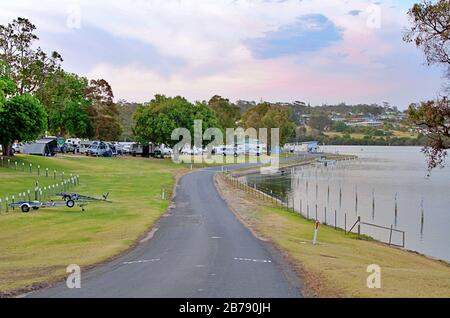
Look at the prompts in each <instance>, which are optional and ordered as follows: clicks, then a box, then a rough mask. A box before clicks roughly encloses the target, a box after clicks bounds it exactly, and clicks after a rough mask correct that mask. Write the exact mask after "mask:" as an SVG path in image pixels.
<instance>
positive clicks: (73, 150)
mask: <svg viewBox="0 0 450 318" xmlns="http://www.w3.org/2000/svg"><path fill="white" fill-rule="evenodd" d="M59 152H62V153H69V152H71V153H73V154H75V153H76V152H78V147H77V146H76V145H74V144H69V143H65V144H64V146H62V147H60V148H59Z"/></svg>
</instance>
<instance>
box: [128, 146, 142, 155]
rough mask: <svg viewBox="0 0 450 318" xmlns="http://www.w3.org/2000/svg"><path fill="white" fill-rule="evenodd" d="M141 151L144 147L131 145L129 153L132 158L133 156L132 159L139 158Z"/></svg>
mask: <svg viewBox="0 0 450 318" xmlns="http://www.w3.org/2000/svg"><path fill="white" fill-rule="evenodd" d="M143 151H144V147H142V145H141V144H139V143H134V144H132V145H131V151H130V152H131V155H132V156H134V157H136V156H140V155H142V153H143Z"/></svg>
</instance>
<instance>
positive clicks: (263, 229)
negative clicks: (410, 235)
mask: <svg viewBox="0 0 450 318" xmlns="http://www.w3.org/2000/svg"><path fill="white" fill-rule="evenodd" d="M216 186H217V188H218V190H219V193H220V194H221V196H222V198H223V199H224V200H225V201H226V202H227V203H228V205H229V206H230V208H231V210H232V211H233V212H235V213H236V214H237V217H238V219H240V220H241V221H242V222H244V224H245V225H246V226H247V227H248V228H249V229H250V230H251V231H252V232H253V233H255V234H256V236H257V237H259V238H262V239H263V240H265V241H270V242H271V243H272V244H273V245H274V246H276V248H277V249H279V250H280V252H282V253H283V254H284V255H286V259H288V260H290V263H291V265H292V266H293V268H295V269H296V271H297V272H298V275H299V276H300V277H302V278H304V280H305V284H306V287H307V288H309V289H311V290H310V291H309V292H308V291H307V295H306V296H312V297H450V264H448V263H446V262H445V261H442V260H437V259H434V258H431V257H428V256H426V255H422V254H420V253H418V252H415V251H409V250H406V249H402V248H396V247H394V248H393V247H392V246H388V245H387V244H385V243H383V242H379V241H376V240H366V239H364V238H358V237H357V234H355V233H349V234H344V230H342V229H337V230H336V229H334V227H331V226H321V227H320V229H321V230H320V231H319V239H318V240H319V243H318V244H317V245H313V244H312V243H311V241H312V232H313V227H314V222H313V221H311V220H307V219H306V218H304V217H303V216H301V215H299V214H298V213H293V212H291V211H287V210H286V208H285V207H284V206H282V207H279V206H278V205H279V203H275V204H273V203H271V202H267V201H268V200H267V199H264V196H266V197H269V195H267V194H265V193H262V192H261V191H259V193H257V192H254V193H255V195H252V194H249V193H248V192H245V191H241V190H240V189H237V188H236V185H235V184H233V183H232V182H229V180H227V178H226V177H225V176H224V175H221V174H217V175H216ZM338 243H339V244H338ZM375 256H376V257H375ZM363 260H364V261H363ZM377 262H378V263H380V266H382V270H383V272H388V273H387V274H386V275H387V276H388V279H386V280H388V283H387V285H388V288H386V289H384V288H383V289H381V290H376V289H375V290H373V289H368V288H367V287H366V286H365V281H366V278H367V276H366V275H368V274H366V271H365V267H366V266H367V265H369V264H372V263H377ZM323 264H326V266H325V267H324V269H318V266H319V267H320V265H323ZM356 273H357V274H356ZM407 273H411V275H412V276H410V275H407ZM386 275H385V276H386ZM355 276H357V277H355ZM405 276H406V277H405ZM415 280H416V282H415ZM442 280H445V281H448V282H449V283H447V285H448V286H444V285H443V284H442V283H441V282H442ZM385 285H386V284H385ZM398 285H401V286H402V287H403V288H401V289H399V288H398ZM436 286H437V287H436ZM342 289H343V290H342ZM414 290H415V292H414Z"/></svg>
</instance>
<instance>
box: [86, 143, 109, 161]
mask: <svg viewBox="0 0 450 318" xmlns="http://www.w3.org/2000/svg"><path fill="white" fill-rule="evenodd" d="M112 155H113V154H112V150H111V148H110V147H109V146H108V144H107V143H105V142H103V141H94V142H93V143H92V145H91V146H90V147H89V148H88V150H87V151H86V156H94V157H112Z"/></svg>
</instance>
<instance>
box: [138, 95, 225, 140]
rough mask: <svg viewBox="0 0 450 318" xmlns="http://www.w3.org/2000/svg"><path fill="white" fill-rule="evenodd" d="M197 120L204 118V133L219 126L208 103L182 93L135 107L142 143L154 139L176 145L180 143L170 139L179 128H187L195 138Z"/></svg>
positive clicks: (139, 136)
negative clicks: (189, 99)
mask: <svg viewBox="0 0 450 318" xmlns="http://www.w3.org/2000/svg"><path fill="white" fill-rule="evenodd" d="M195 120H202V132H204V131H205V130H206V129H208V128H215V127H218V122H217V118H216V115H215V113H214V112H213V111H212V110H211V109H210V108H209V107H208V105H207V104H206V103H204V102H203V103H200V102H197V103H195V104H192V103H190V102H189V101H188V100H186V99H185V98H183V97H180V96H176V97H166V96H164V95H156V96H155V98H154V99H152V100H151V101H150V102H149V103H148V104H145V105H144V106H141V107H139V108H138V109H137V110H136V112H135V114H134V121H135V125H134V127H133V134H134V136H135V139H136V140H137V141H138V142H141V143H142V144H146V143H148V142H153V143H155V144H166V145H169V146H173V145H175V144H176V143H177V142H178V141H177V140H172V139H171V135H172V132H173V131H174V130H175V129H176V128H186V129H188V130H189V131H190V133H191V137H192V138H194V121H195ZM204 143H206V141H205V142H204Z"/></svg>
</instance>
